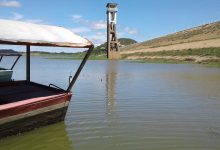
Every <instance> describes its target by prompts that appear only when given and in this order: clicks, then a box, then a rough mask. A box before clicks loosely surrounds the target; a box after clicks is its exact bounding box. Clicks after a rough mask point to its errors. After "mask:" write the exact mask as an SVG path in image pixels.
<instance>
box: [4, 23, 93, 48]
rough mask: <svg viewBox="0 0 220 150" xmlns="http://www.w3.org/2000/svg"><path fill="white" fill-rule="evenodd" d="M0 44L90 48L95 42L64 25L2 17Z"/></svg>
mask: <svg viewBox="0 0 220 150" xmlns="http://www.w3.org/2000/svg"><path fill="white" fill-rule="evenodd" d="M0 44H13V45H33V46H58V47H75V48H89V47H91V46H92V45H93V44H92V42H90V41H89V40H87V39H85V38H82V37H80V36H78V35H76V34H74V33H73V32H71V31H70V30H67V29H65V28H63V27H57V26H49V25H39V24H33V23H27V22H21V21H12V20H3V19H0Z"/></svg>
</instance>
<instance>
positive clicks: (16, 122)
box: [0, 19, 94, 138]
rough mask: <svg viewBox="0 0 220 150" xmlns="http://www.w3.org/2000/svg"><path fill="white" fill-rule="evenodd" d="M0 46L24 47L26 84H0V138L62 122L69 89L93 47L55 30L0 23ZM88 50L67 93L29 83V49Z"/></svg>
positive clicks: (17, 23) (77, 37)
mask: <svg viewBox="0 0 220 150" xmlns="http://www.w3.org/2000/svg"><path fill="white" fill-rule="evenodd" d="M0 44H8V45H25V46H26V80H24V81H8V82H0V138H3V137H6V136H9V135H15V134H19V133H22V132H25V131H29V130H32V129H34V128H38V127H41V126H45V125H49V124H53V123H56V122H60V121H63V120H64V118H65V115H66V111H67V108H68V105H69V102H70V99H71V96H72V92H71V89H72V87H73V85H74V83H75V81H76V80H77V77H78V76H79V74H80V72H81V70H82V69H83V66H84V65H85V63H86V61H87V59H88V57H89V55H90V53H91V51H92V49H93V47H94V46H93V44H92V43H91V42H90V41H88V40H87V39H84V38H82V37H80V36H78V35H75V34H74V33H72V32H71V31H69V30H67V29H65V28H62V27H56V26H48V25H38V24H32V23H25V22H20V21H10V20H1V19H0ZM31 46H52V47H71V48H87V49H88V51H87V53H86V54H85V56H84V58H83V60H82V62H81V64H80V65H79V68H78V70H77V71H76V73H75V75H74V76H73V79H72V80H71V82H70V84H69V85H68V87H67V89H61V88H59V87H57V86H55V85H53V84H50V85H42V84H38V83H34V82H31V80H30V79H31V77H30V47H31Z"/></svg>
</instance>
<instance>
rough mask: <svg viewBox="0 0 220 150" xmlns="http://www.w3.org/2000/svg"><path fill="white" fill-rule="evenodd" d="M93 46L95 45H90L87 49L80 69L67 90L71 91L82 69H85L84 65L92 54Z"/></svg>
mask: <svg viewBox="0 0 220 150" xmlns="http://www.w3.org/2000/svg"><path fill="white" fill-rule="evenodd" d="M93 48H94V46H92V47H90V48H89V50H88V51H87V53H86V55H85V56H84V58H83V60H82V62H81V64H80V66H79V68H78V70H77V71H76V73H75V75H74V77H73V79H72V81H71V82H70V84H69V87H68V88H67V90H66V91H67V92H70V91H71V89H72V87H73V85H74V84H75V82H76V79H77V78H78V76H79V74H80V72H81V70H82V69H83V67H84V65H85V63H86V61H87V60H88V58H89V55H90V54H91V52H92V50H93Z"/></svg>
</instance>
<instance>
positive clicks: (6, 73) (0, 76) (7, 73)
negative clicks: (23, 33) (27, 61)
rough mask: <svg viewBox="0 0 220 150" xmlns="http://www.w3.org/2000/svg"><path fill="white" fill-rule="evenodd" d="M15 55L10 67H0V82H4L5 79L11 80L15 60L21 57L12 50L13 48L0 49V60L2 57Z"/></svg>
mask: <svg viewBox="0 0 220 150" xmlns="http://www.w3.org/2000/svg"><path fill="white" fill-rule="evenodd" d="M8 56H11V57H17V58H16V60H15V61H14V63H13V64H12V66H11V68H9V69H8V68H2V67H0V82H6V81H11V80H12V79H11V77H12V74H13V68H14V66H15V65H16V63H17V61H18V60H19V58H20V57H21V54H20V53H18V52H16V51H13V50H5V49H4V50H0V62H1V61H2V59H3V57H8Z"/></svg>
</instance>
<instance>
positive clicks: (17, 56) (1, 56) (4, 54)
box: [0, 52, 22, 70]
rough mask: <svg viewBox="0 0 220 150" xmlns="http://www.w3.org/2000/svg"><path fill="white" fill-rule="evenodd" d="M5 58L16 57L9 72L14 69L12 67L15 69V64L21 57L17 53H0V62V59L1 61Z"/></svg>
mask: <svg viewBox="0 0 220 150" xmlns="http://www.w3.org/2000/svg"><path fill="white" fill-rule="evenodd" d="M5 56H6V57H7V56H15V57H16V59H15V61H14V63H13V64H12V66H11V68H10V70H13V69H14V67H15V65H16V63H17V62H18V60H19V58H20V57H21V56H22V54H20V53H17V52H13V53H10V52H9V53H4V52H3V53H1V52H0V62H1V61H2V59H3V57H5Z"/></svg>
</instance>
